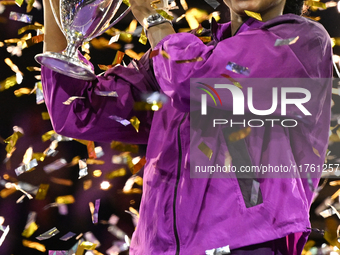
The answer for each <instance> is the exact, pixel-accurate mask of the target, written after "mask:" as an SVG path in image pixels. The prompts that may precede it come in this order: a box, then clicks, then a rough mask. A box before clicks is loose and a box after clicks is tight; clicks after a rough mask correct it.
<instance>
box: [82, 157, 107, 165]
mask: <svg viewBox="0 0 340 255" xmlns="http://www.w3.org/2000/svg"><path fill="white" fill-rule="evenodd" d="M86 164H88V165H104V164H105V161H104V160H98V159H93V158H88V159H86Z"/></svg>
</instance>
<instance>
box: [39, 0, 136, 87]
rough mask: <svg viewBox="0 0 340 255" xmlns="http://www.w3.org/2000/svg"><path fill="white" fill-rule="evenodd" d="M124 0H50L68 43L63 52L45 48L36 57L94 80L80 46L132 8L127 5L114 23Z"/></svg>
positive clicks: (57, 68) (51, 66)
mask: <svg viewBox="0 0 340 255" xmlns="http://www.w3.org/2000/svg"><path fill="white" fill-rule="evenodd" d="M121 3H122V0H60V1H59V5H58V4H57V3H56V1H53V0H50V4H51V8H52V11H53V15H54V18H55V20H56V22H57V24H58V26H59V27H60V29H61V31H62V32H63V34H64V35H65V37H66V40H67V47H66V49H65V50H64V51H63V52H61V53H56V52H45V53H42V54H38V55H36V56H35V60H36V61H37V62H39V63H40V64H41V65H44V66H46V67H48V68H50V69H52V70H54V71H56V72H59V73H62V74H65V75H68V76H71V77H73V78H77V79H82V80H93V79H95V78H96V75H95V74H94V72H93V71H92V69H91V67H90V66H88V65H87V64H85V63H84V62H83V61H81V60H80V59H79V58H78V51H77V50H78V48H79V46H81V45H82V44H83V43H84V42H86V41H90V40H91V39H93V38H94V37H96V36H99V35H101V34H102V33H104V32H105V31H106V30H108V29H109V28H111V27H112V26H113V25H115V24H116V23H117V22H119V21H120V20H121V19H122V18H123V17H125V15H126V14H127V13H128V12H129V11H130V7H129V8H127V9H126V10H125V11H124V12H123V13H122V14H121V15H120V16H119V17H118V18H117V19H116V20H114V21H113V22H112V23H111V24H110V21H111V19H112V18H113V17H114V16H115V14H116V12H117V10H118V9H119V7H120V5H121Z"/></svg>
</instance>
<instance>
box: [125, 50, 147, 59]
mask: <svg viewBox="0 0 340 255" xmlns="http://www.w3.org/2000/svg"><path fill="white" fill-rule="evenodd" d="M125 54H126V55H128V56H129V57H130V58H132V59H137V60H139V59H140V58H141V57H142V56H143V55H144V52H141V53H136V52H135V51H133V50H131V49H126V50H125Z"/></svg>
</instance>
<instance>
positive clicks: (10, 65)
mask: <svg viewBox="0 0 340 255" xmlns="http://www.w3.org/2000/svg"><path fill="white" fill-rule="evenodd" d="M4 61H5V63H6V64H7V65H8V66H9V67H10V68H11V69H12V71H13V72H15V73H20V74H21V75H23V73H22V72H21V71H20V70H19V67H18V66H17V65H15V64H14V63H13V62H12V60H11V59H9V58H5V60H4Z"/></svg>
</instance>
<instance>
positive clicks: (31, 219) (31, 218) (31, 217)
mask: <svg viewBox="0 0 340 255" xmlns="http://www.w3.org/2000/svg"><path fill="white" fill-rule="evenodd" d="M36 218H37V213H36V212H30V213H29V214H28V216H27V221H26V225H25V229H27V228H28V227H29V226H30V225H31V224H32V222H35V219H36Z"/></svg>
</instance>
